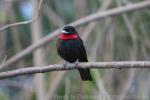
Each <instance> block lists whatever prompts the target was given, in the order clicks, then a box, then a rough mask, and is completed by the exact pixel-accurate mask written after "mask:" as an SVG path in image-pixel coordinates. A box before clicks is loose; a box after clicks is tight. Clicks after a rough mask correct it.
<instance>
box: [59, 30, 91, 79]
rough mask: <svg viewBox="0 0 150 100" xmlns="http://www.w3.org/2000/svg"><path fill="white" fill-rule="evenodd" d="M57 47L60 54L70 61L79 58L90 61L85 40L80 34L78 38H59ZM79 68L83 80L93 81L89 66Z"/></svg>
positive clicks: (81, 60)
mask: <svg viewBox="0 0 150 100" xmlns="http://www.w3.org/2000/svg"><path fill="white" fill-rule="evenodd" d="M74 30H75V29H74ZM75 32H76V31H75ZM56 47H57V52H58V54H59V55H60V56H61V57H62V58H63V59H65V60H66V61H68V62H69V63H74V62H76V61H77V60H78V61H79V62H88V59H87V54H86V50H85V47H84V44H83V41H82V40H81V38H80V37H79V36H78V38H77V39H72V40H61V39H58V41H57V44H56ZM78 70H79V73H80V76H81V79H82V80H83V81H92V77H91V74H90V69H89V68H86V69H83V68H79V69H78Z"/></svg>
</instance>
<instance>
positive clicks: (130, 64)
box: [0, 61, 150, 79]
mask: <svg viewBox="0 0 150 100" xmlns="http://www.w3.org/2000/svg"><path fill="white" fill-rule="evenodd" d="M77 68H99V69H108V68H117V69H122V68H150V61H120V62H87V63H79V64H78V66H76V65H75V64H67V66H65V67H64V66H63V64H54V65H48V66H42V67H28V68H20V69H16V70H12V71H6V72H0V79H5V78H9V77H14V76H20V75H27V74H35V73H45V72H51V71H63V70H73V69H77Z"/></svg>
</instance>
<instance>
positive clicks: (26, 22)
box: [0, 0, 43, 32]
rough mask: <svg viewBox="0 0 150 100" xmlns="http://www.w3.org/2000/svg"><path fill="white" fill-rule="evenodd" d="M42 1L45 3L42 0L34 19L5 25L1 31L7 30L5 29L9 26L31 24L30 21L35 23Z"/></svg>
mask: <svg viewBox="0 0 150 100" xmlns="http://www.w3.org/2000/svg"><path fill="white" fill-rule="evenodd" d="M42 3H43V0H40V3H39V7H38V10H37V13H36V15H35V16H34V17H33V19H31V20H28V21H22V22H17V23H12V24H8V25H5V26H3V27H1V28H0V32H1V31H3V30H5V29H7V28H9V27H13V26H19V25H25V24H30V23H33V22H34V21H36V20H37V19H38V18H39V15H40V10H41V6H42Z"/></svg>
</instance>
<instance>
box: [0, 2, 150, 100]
mask: <svg viewBox="0 0 150 100" xmlns="http://www.w3.org/2000/svg"><path fill="white" fill-rule="evenodd" d="M142 1H144V0H44V2H43V4H42V7H41V8H42V9H41V11H40V16H39V19H38V20H37V21H35V22H33V23H31V24H27V25H20V26H15V27H11V28H8V29H6V30H4V31H1V32H0V63H3V62H5V61H6V60H7V59H9V58H11V57H12V56H13V55H15V54H17V53H18V52H21V51H22V50H23V49H25V48H27V47H28V46H30V45H31V44H32V43H36V42H37V41H38V40H40V38H42V37H44V36H46V35H48V34H50V32H52V31H54V30H56V29H58V28H60V27H62V26H63V25H65V24H68V23H71V22H73V21H75V20H77V19H79V18H83V17H84V16H87V15H90V14H92V13H95V12H100V11H105V10H107V9H112V8H116V7H119V6H124V5H128V4H134V3H138V2H142ZM39 2H40V0H0V27H2V26H4V25H7V24H9V23H14V22H19V21H26V20H31V19H32V16H33V15H35V14H36V13H37V9H38V6H39ZM77 30H78V32H79V34H80V36H81V38H82V39H83V41H84V44H85V47H86V50H87V54H88V59H89V61H97V62H103V61H130V60H131V61H135V60H136V61H138V60H140V61H147V60H149V59H150V8H145V9H143V10H140V11H134V12H130V13H123V14H121V15H117V16H115V17H109V18H106V19H103V20H98V21H93V22H90V23H88V24H85V25H82V26H80V27H78V28H77ZM56 40H57V38H56V37H55V38H53V39H51V40H49V42H48V43H47V44H46V45H44V46H43V47H42V48H40V49H37V50H35V51H34V52H33V53H32V54H29V55H26V56H25V57H24V58H23V59H20V60H19V61H18V62H17V63H15V64H13V65H11V66H9V67H7V68H6V69H5V70H13V69H17V68H25V67H27V66H44V65H48V64H57V63H64V61H63V60H62V59H61V58H60V57H59V56H58V54H57V52H56V47H55V44H56ZM91 74H92V77H93V81H92V82H82V81H81V79H80V76H79V73H78V71H77V70H70V71H55V72H48V73H44V74H35V75H24V76H17V77H13V78H7V79H4V80H0V100H150V97H149V96H150V77H149V75H150V71H149V70H148V69H121V70H119V69H92V70H91Z"/></svg>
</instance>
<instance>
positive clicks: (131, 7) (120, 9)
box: [0, 0, 150, 69]
mask: <svg viewBox="0 0 150 100" xmlns="http://www.w3.org/2000/svg"><path fill="white" fill-rule="evenodd" d="M149 6H150V1H149V0H147V1H143V2H140V3H135V4H130V5H126V6H122V7H117V8H113V9H110V10H107V11H103V12H97V13H95V14H91V15H89V16H87V17H84V18H81V19H79V20H77V21H75V22H73V23H71V24H70V25H73V26H76V27H77V26H80V25H83V24H86V23H88V22H91V21H95V20H98V19H103V18H107V17H112V16H117V15H119V14H122V13H126V12H131V11H137V10H140V9H143V8H146V7H149ZM59 32H60V29H57V30H55V31H53V32H51V33H49V35H47V36H45V37H44V38H42V39H40V40H39V41H37V42H36V43H34V44H32V45H31V46H29V47H28V48H26V49H24V50H23V51H21V52H19V53H18V54H16V55H14V56H13V57H11V58H10V59H8V60H7V61H6V62H5V63H4V64H1V65H0V69H2V68H3V67H7V66H9V65H11V64H13V63H15V62H17V61H18V60H20V59H21V58H23V57H25V56H26V55H27V54H30V53H31V52H32V51H34V50H35V49H37V48H39V47H41V46H43V45H44V44H46V43H47V42H49V40H51V39H52V38H54V37H55V36H57V35H58V34H59Z"/></svg>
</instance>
